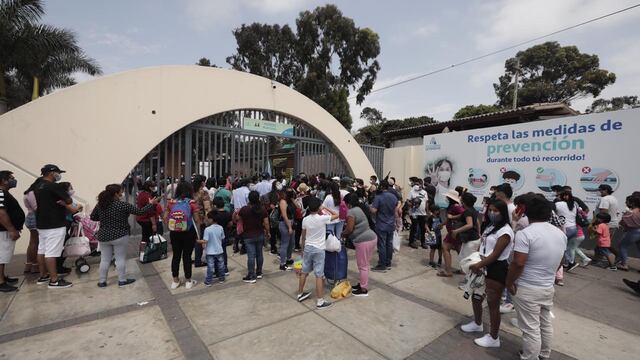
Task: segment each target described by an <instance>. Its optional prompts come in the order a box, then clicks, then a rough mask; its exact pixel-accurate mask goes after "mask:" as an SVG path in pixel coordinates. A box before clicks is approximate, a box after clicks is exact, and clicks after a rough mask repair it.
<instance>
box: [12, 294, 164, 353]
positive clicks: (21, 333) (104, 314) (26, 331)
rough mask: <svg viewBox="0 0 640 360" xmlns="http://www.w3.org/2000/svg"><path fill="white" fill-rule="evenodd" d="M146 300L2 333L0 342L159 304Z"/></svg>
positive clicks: (152, 300)
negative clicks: (140, 303) (142, 302)
mask: <svg viewBox="0 0 640 360" xmlns="http://www.w3.org/2000/svg"><path fill="white" fill-rule="evenodd" d="M146 301H147V303H146V304H144V305H138V304H137V303H136V304H128V305H123V306H120V307H117V308H113V309H108V310H103V311H100V312H96V313H93V314H87V315H82V316H78V317H75V318H71V319H66V320H60V321H56V322H52V323H49V324H44V325H40V326H36V327H32V328H28V329H24V330H20V331H16V332H12V333H8V334H4V335H0V344H3V343H6V342H9V341H13V340H18V339H22V338H27V337H31V336H35V335H40V334H44V333H47V332H51V331H55V330H60V329H65V328H68V327H71V326H75V325H82V324H86V323H88V322H91V321H95V320H100V319H105V318H108V317H111V316H116V315H122V314H127V313H130V312H134V311H139V310H142V309H144V308H146V307H148V306H153V305H157V302H156V300H155V299H150V300H146Z"/></svg>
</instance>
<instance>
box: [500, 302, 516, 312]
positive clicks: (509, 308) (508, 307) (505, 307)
mask: <svg viewBox="0 0 640 360" xmlns="http://www.w3.org/2000/svg"><path fill="white" fill-rule="evenodd" d="M514 311H516V309H515V308H514V307H513V304H509V303H504V304H502V305H500V314H508V313H511V312H514Z"/></svg>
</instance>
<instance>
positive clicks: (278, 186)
mask: <svg viewBox="0 0 640 360" xmlns="http://www.w3.org/2000/svg"><path fill="white" fill-rule="evenodd" d="M282 187H283V186H282V184H280V183H277V184H276V190H278V191H280V190H282Z"/></svg>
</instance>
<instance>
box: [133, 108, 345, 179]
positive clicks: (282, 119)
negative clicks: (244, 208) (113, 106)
mask: <svg viewBox="0 0 640 360" xmlns="http://www.w3.org/2000/svg"><path fill="white" fill-rule="evenodd" d="M256 120H258V121H262V122H263V123H264V122H268V123H269V124H278V125H280V126H282V127H284V128H291V130H292V131H291V132H289V133H287V134H275V133H270V132H266V131H259V130H255V129H253V128H251V126H249V125H250V124H247V123H250V122H252V121H256ZM281 169H286V171H285V172H286V173H285V174H284V175H285V176H291V175H294V174H297V173H300V172H304V173H306V174H317V173H320V172H324V173H325V174H327V175H330V176H334V175H338V176H342V175H351V174H349V171H348V166H346V163H345V161H344V160H343V159H342V158H341V157H340V156H339V155H338V152H337V151H335V149H334V147H333V145H332V144H331V143H330V142H328V141H327V140H326V139H324V138H323V137H322V136H321V135H320V134H318V132H317V131H315V130H313V129H311V128H309V127H307V126H306V125H304V124H302V122H300V121H299V120H297V119H294V118H291V117H289V116H286V115H284V114H280V113H277V112H272V111H263V110H235V111H229V112H224V113H220V114H215V115H212V116H209V117H206V118H204V119H202V120H199V121H197V122H195V123H193V124H191V125H189V126H186V127H185V128H183V129H181V130H179V131H177V132H176V133H174V134H172V135H171V136H169V137H167V138H166V139H165V140H163V141H162V142H161V143H160V144H158V145H157V146H156V148H154V149H153V150H152V151H150V152H149V153H148V154H147V155H146V156H145V157H144V158H143V159H142V160H141V161H140V163H138V165H136V166H135V168H134V169H132V175H136V176H140V177H141V178H143V179H147V178H153V179H156V180H161V179H167V178H169V177H171V178H179V177H189V176H190V175H191V174H194V173H197V174H200V175H204V176H207V177H216V178H217V177H221V176H225V175H233V176H236V177H248V176H253V175H257V174H260V173H262V172H265V171H269V172H270V173H272V174H274V173H278V172H282V171H280V170H281Z"/></svg>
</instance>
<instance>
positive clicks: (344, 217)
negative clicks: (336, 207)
mask: <svg viewBox="0 0 640 360" xmlns="http://www.w3.org/2000/svg"><path fill="white" fill-rule="evenodd" d="M348 211H349V208H348V207H347V203H345V202H344V200H340V212H339V216H340V220H347V212H348Z"/></svg>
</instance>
